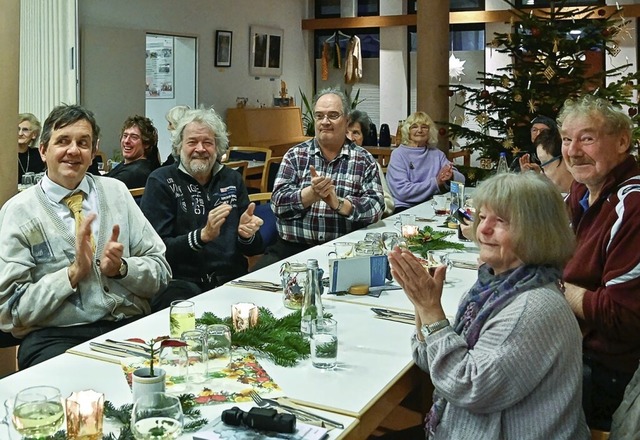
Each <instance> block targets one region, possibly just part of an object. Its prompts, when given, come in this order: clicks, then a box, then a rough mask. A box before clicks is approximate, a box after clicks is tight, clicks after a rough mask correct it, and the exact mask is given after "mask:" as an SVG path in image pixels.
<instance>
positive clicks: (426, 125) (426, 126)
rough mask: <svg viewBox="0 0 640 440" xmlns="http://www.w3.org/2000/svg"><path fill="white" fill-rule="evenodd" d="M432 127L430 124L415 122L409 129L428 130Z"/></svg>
mask: <svg viewBox="0 0 640 440" xmlns="http://www.w3.org/2000/svg"><path fill="white" fill-rule="evenodd" d="M429 127H430V125H429V124H422V125H418V124H413V125H411V126H410V127H409V130H418V129H420V128H421V129H423V130H428V129H429Z"/></svg>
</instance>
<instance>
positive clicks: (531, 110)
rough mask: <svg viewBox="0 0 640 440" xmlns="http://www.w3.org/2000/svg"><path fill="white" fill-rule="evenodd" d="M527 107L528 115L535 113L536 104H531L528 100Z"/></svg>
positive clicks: (531, 100)
mask: <svg viewBox="0 0 640 440" xmlns="http://www.w3.org/2000/svg"><path fill="white" fill-rule="evenodd" d="M527 105H528V106H529V113H536V112H537V110H538V108H537V107H536V103H535V102H533V99H530V100H529V102H528V103H527Z"/></svg>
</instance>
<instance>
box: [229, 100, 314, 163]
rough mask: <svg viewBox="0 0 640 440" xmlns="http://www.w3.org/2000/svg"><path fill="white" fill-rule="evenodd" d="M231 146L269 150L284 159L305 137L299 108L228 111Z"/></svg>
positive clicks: (236, 109)
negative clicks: (285, 154) (288, 151)
mask: <svg viewBox="0 0 640 440" xmlns="http://www.w3.org/2000/svg"><path fill="white" fill-rule="evenodd" d="M227 130H228V131H229V146H253V147H267V148H270V149H271V150H272V151H273V154H272V156H282V155H283V154H284V153H286V151H287V150H288V149H289V148H291V147H292V146H293V145H296V144H299V143H300V142H304V141H305V140H307V139H309V137H308V136H304V132H303V128H302V112H301V111H300V107H263V108H230V109H227Z"/></svg>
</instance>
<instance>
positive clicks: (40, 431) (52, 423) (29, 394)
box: [12, 386, 64, 438]
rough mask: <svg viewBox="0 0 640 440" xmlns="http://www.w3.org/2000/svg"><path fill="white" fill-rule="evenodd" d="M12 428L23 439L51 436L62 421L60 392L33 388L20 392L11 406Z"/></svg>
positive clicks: (44, 387) (53, 389)
mask: <svg viewBox="0 0 640 440" xmlns="http://www.w3.org/2000/svg"><path fill="white" fill-rule="evenodd" d="M12 421H13V426H14V427H15V428H16V431H18V432H19V433H20V434H21V435H23V436H24V437H25V438H42V437H47V436H50V435H53V434H55V433H56V431H58V429H60V427H61V426H62V422H63V421H64V407H63V405H62V397H61V396H60V390H59V389H57V388H55V387H51V386H35V387H30V388H26V389H24V390H22V391H20V392H19V393H18V394H17V395H16V398H15V400H14V404H13V417H12Z"/></svg>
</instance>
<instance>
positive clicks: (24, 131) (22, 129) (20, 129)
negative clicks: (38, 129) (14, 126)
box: [18, 127, 33, 133]
mask: <svg viewBox="0 0 640 440" xmlns="http://www.w3.org/2000/svg"><path fill="white" fill-rule="evenodd" d="M32 131H33V130H32V129H30V128H25V127H18V133H31V132H32Z"/></svg>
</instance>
